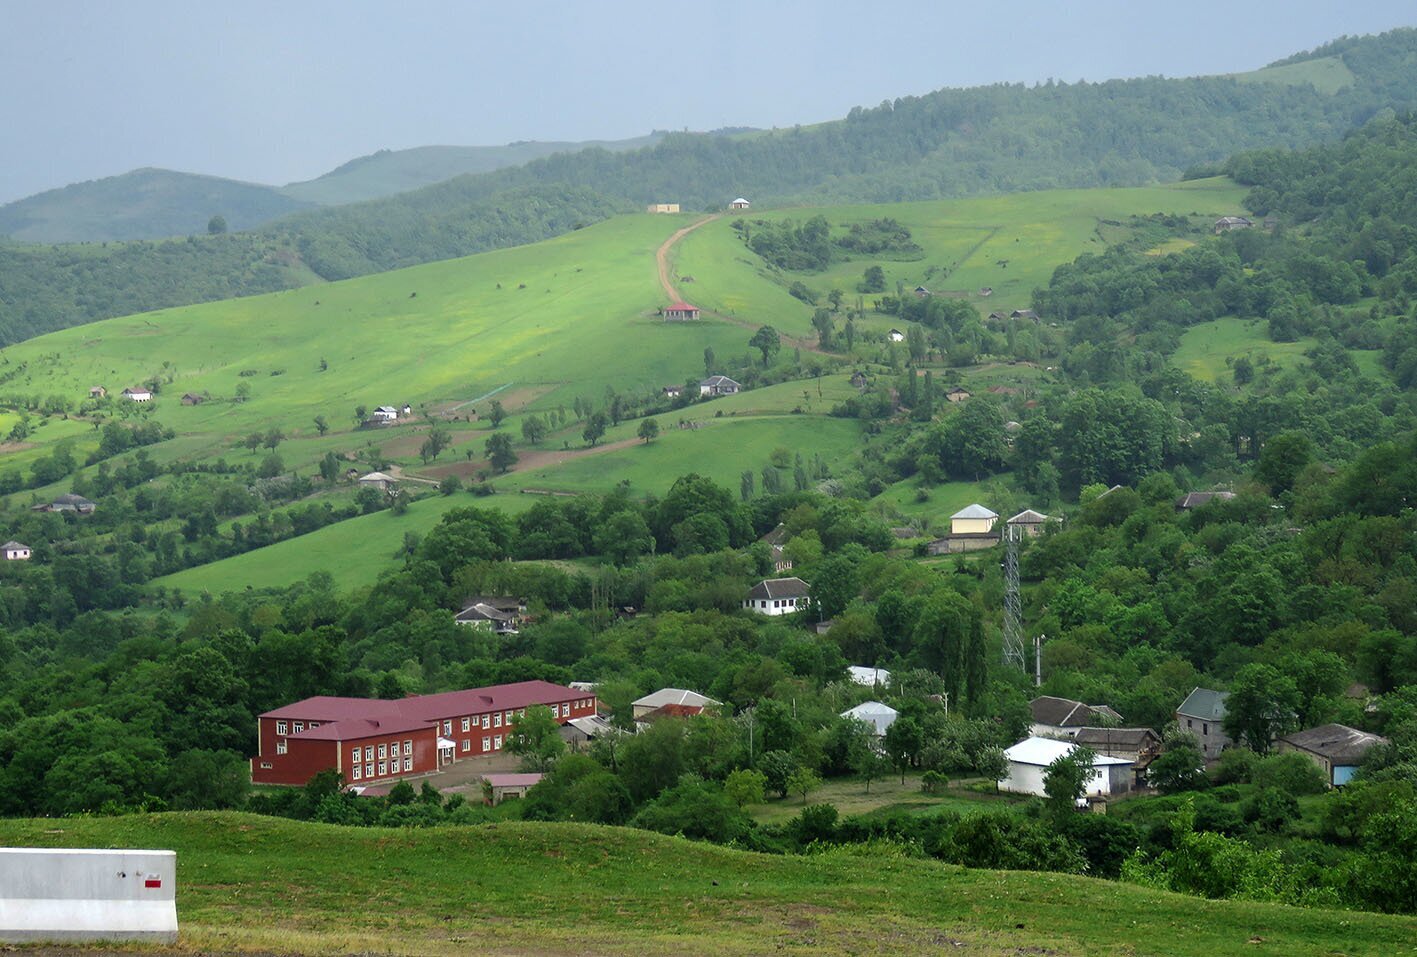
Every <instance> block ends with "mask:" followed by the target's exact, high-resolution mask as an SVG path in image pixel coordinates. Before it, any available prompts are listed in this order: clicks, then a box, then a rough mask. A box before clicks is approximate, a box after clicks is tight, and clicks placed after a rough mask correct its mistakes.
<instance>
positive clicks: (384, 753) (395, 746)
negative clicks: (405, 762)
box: [349, 738, 413, 764]
mask: <svg viewBox="0 0 1417 957" xmlns="http://www.w3.org/2000/svg"><path fill="white" fill-rule="evenodd" d="M363 750H364V761H365V763H366V764H367V763H368V762H370V761H373V760H374V745H372V744H369V745H365V747H364V749H363ZM378 751H379V757H380V759H383V758H388V757H395V758H396V757H398V756H399V743H398V742H397V741H395V742H393V743H392V744H387V743H385V744H381V745H379V748H378ZM359 752H360V749H359V748H351V749H350V751H349V763H350V764H358V763H359ZM403 753H404V757H407V758H409V759H410V760H412V754H413V739H412V738H407V739H405V740H404V742H403Z"/></svg>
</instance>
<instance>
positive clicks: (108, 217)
mask: <svg viewBox="0 0 1417 957" xmlns="http://www.w3.org/2000/svg"><path fill="white" fill-rule="evenodd" d="M309 205H311V204H310V203H308V202H305V201H304V200H301V199H297V198H295V197H293V196H286V195H284V194H283V193H281V192H280V191H279V190H276V189H274V188H272V187H270V186H262V185H260V184H258V183H241V182H237V181H236V180H231V179H222V178H221V177H219V176H198V175H195V174H193V173H178V172H173V171H172V170H166V169H137V170H133V171H132V172H130V173H124V174H123V175H121V176H109V177H106V178H104V179H98V180H91V181H89V182H86V183H74V184H72V185H70V186H65V187H63V188H62V189H51V190H47V191H46V192H43V193H38V194H36V195H34V196H30V197H27V198H25V199H22V200H19V201H17V202H14V203H8V204H6V205H4V206H0V236H9V237H10V238H12V239H15V240H21V241H24V242H31V243H63V242H73V241H75V240H85V241H89V242H110V241H114V240H123V239H160V238H163V237H167V236H189V235H192V234H193V233H205V232H206V231H207V225H208V223H209V222H210V220H211V218H212V217H213V216H217V215H220V216H221V217H222V218H223V219H224V220H225V224H226V227H227V228H229V229H250V228H251V227H253V226H259V225H260V224H261V223H266V222H269V221H271V220H272V219H275V218H276V217H279V216H283V215H285V214H286V213H290V212H294V211H295V210H298V209H303V208H305V207H307V206H309Z"/></svg>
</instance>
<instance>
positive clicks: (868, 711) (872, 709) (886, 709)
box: [841, 701, 900, 721]
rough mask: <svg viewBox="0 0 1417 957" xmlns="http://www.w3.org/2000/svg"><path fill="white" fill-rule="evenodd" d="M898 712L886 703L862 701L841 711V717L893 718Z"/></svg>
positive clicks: (863, 718) (864, 719)
mask: <svg viewBox="0 0 1417 957" xmlns="http://www.w3.org/2000/svg"><path fill="white" fill-rule="evenodd" d="M899 714H900V712H899V711H897V710H896V709H894V708H892V707H891V706H890V705H888V704H883V703H882V702H880V701H863V702H861V703H860V704H858V705H857V706H856V707H854V708H848V709H847V710H846V711H843V712H842V713H841V716H842V717H843V718H859V719H860V720H862V721H866V720H868V719H870V718H894V717H896V716H897V715H899Z"/></svg>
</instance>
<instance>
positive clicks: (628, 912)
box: [0, 813, 1417, 957]
mask: <svg viewBox="0 0 1417 957" xmlns="http://www.w3.org/2000/svg"><path fill="white" fill-rule="evenodd" d="M0 843H3V844H7V845H21V846H25V845H28V846H53V847H65V846H71V847H154V848H172V849H175V850H176V851H177V860H178V889H177V906H178V916H179V920H180V921H181V926H182V944H181V948H180V950H181V952H192V951H194V950H210V949H216V950H224V951H230V950H260V951H268V952H275V953H303V954H333V953H353V952H370V953H373V952H377V953H391V954H447V953H480V954H488V953H490V954H530V953H535V954H561V953H575V954H689V953H701V952H703V951H704V950H705V949H706V948H707V949H710V950H711V952H713V953H715V954H761V953H781V954H884V953H925V952H936V951H940V950H944V951H946V952H955V951H956V950H957V951H958V952H961V953H968V954H982V955H1004V954H1020V953H1039V954H1044V953H1046V954H1089V955H1138V954H1175V955H1206V957H1212V955H1225V954H1249V955H1255V954H1260V955H1285V957H1308V955H1314V957H1317V955H1327V954H1338V953H1341V954H1351V955H1357V954H1373V955H1378V954H1394V953H1399V952H1406V951H1409V950H1410V949H1411V947H1412V944H1413V941H1414V940H1415V939H1417V921H1414V920H1412V919H1410V918H1399V917H1388V916H1382V915H1376V914H1355V913H1346V912H1335V911H1323V910H1301V909H1294V908H1287V907H1281V906H1276V905H1266V904H1247V903H1228V902H1211V901H1204V900H1197V899H1193V898H1188V897H1182V896H1179V895H1174V894H1163V893H1157V892H1154V891H1148V890H1144V889H1141V888H1136V887H1131V886H1127V885H1122V884H1114V883H1108V882H1103V881H1096V880H1090V879H1086V878H1079V877H1075V876H1069V875H1061V874H1028V873H1012V872H993V871H972V870H966V869H963V868H958V867H950V866H946V865H942V864H938V863H936V862H933V861H924V860H911V859H904V858H900V857H897V856H893V855H888V854H881V853H877V854H874V855H866V854H861V853H855V852H831V853H825V854H820V855H814V856H811V857H772V856H765V855H759V854H753V853H748V852H743V851H734V850H729V849H726V848H720V847H714V846H711V845H707V844H697V843H693V842H689V841H684V840H680V839H676V838H667V837H660V836H658V835H653V834H647V833H643V832H639V831H633V830H627V829H620V828H604V827H592V826H585V825H572V824H559V825H557V824H527V823H499V824H492V825H483V826H479V827H458V828H445V829H438V830H428V831H416V830H407V831H403V830H386V829H355V828H342V827H334V826H329V825H315V824H301V823H296V822H290V821H282V820H277V819H272V818H262V817H256V816H252V815H243V814H230V813H200V814H161V815H140V816H134V817H124V818H107V819H75V820H57V821H56V820H37V821H36V820H8V821H0ZM164 952H167V951H164Z"/></svg>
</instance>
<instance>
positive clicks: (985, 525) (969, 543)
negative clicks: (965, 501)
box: [926, 502, 999, 555]
mask: <svg viewBox="0 0 1417 957" xmlns="http://www.w3.org/2000/svg"><path fill="white" fill-rule="evenodd" d="M998 520H999V513H998V512H994V511H990V510H989V509H987V508H985V507H984V506H983V505H980V504H978V503H977V502H976V503H975V504H973V505H970V506H967V507H965V508H962V509H960V510H959V511H958V512H955V513H954V514H953V515H951V516H950V533H949V534H948V535H946V536H945V537H944V538H937V539H935V540H934V541H933V542H931V543H930V544H929V545H927V546H926V551H927V552H928V553H929V554H931V555H950V554H956V553H958V552H973V551H978V550H979V549H981V548H991V547H993V546H994V545H996V544H998V541H999V533H998V532H997V531H995V530H994V524H995V523H996V522H998Z"/></svg>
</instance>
